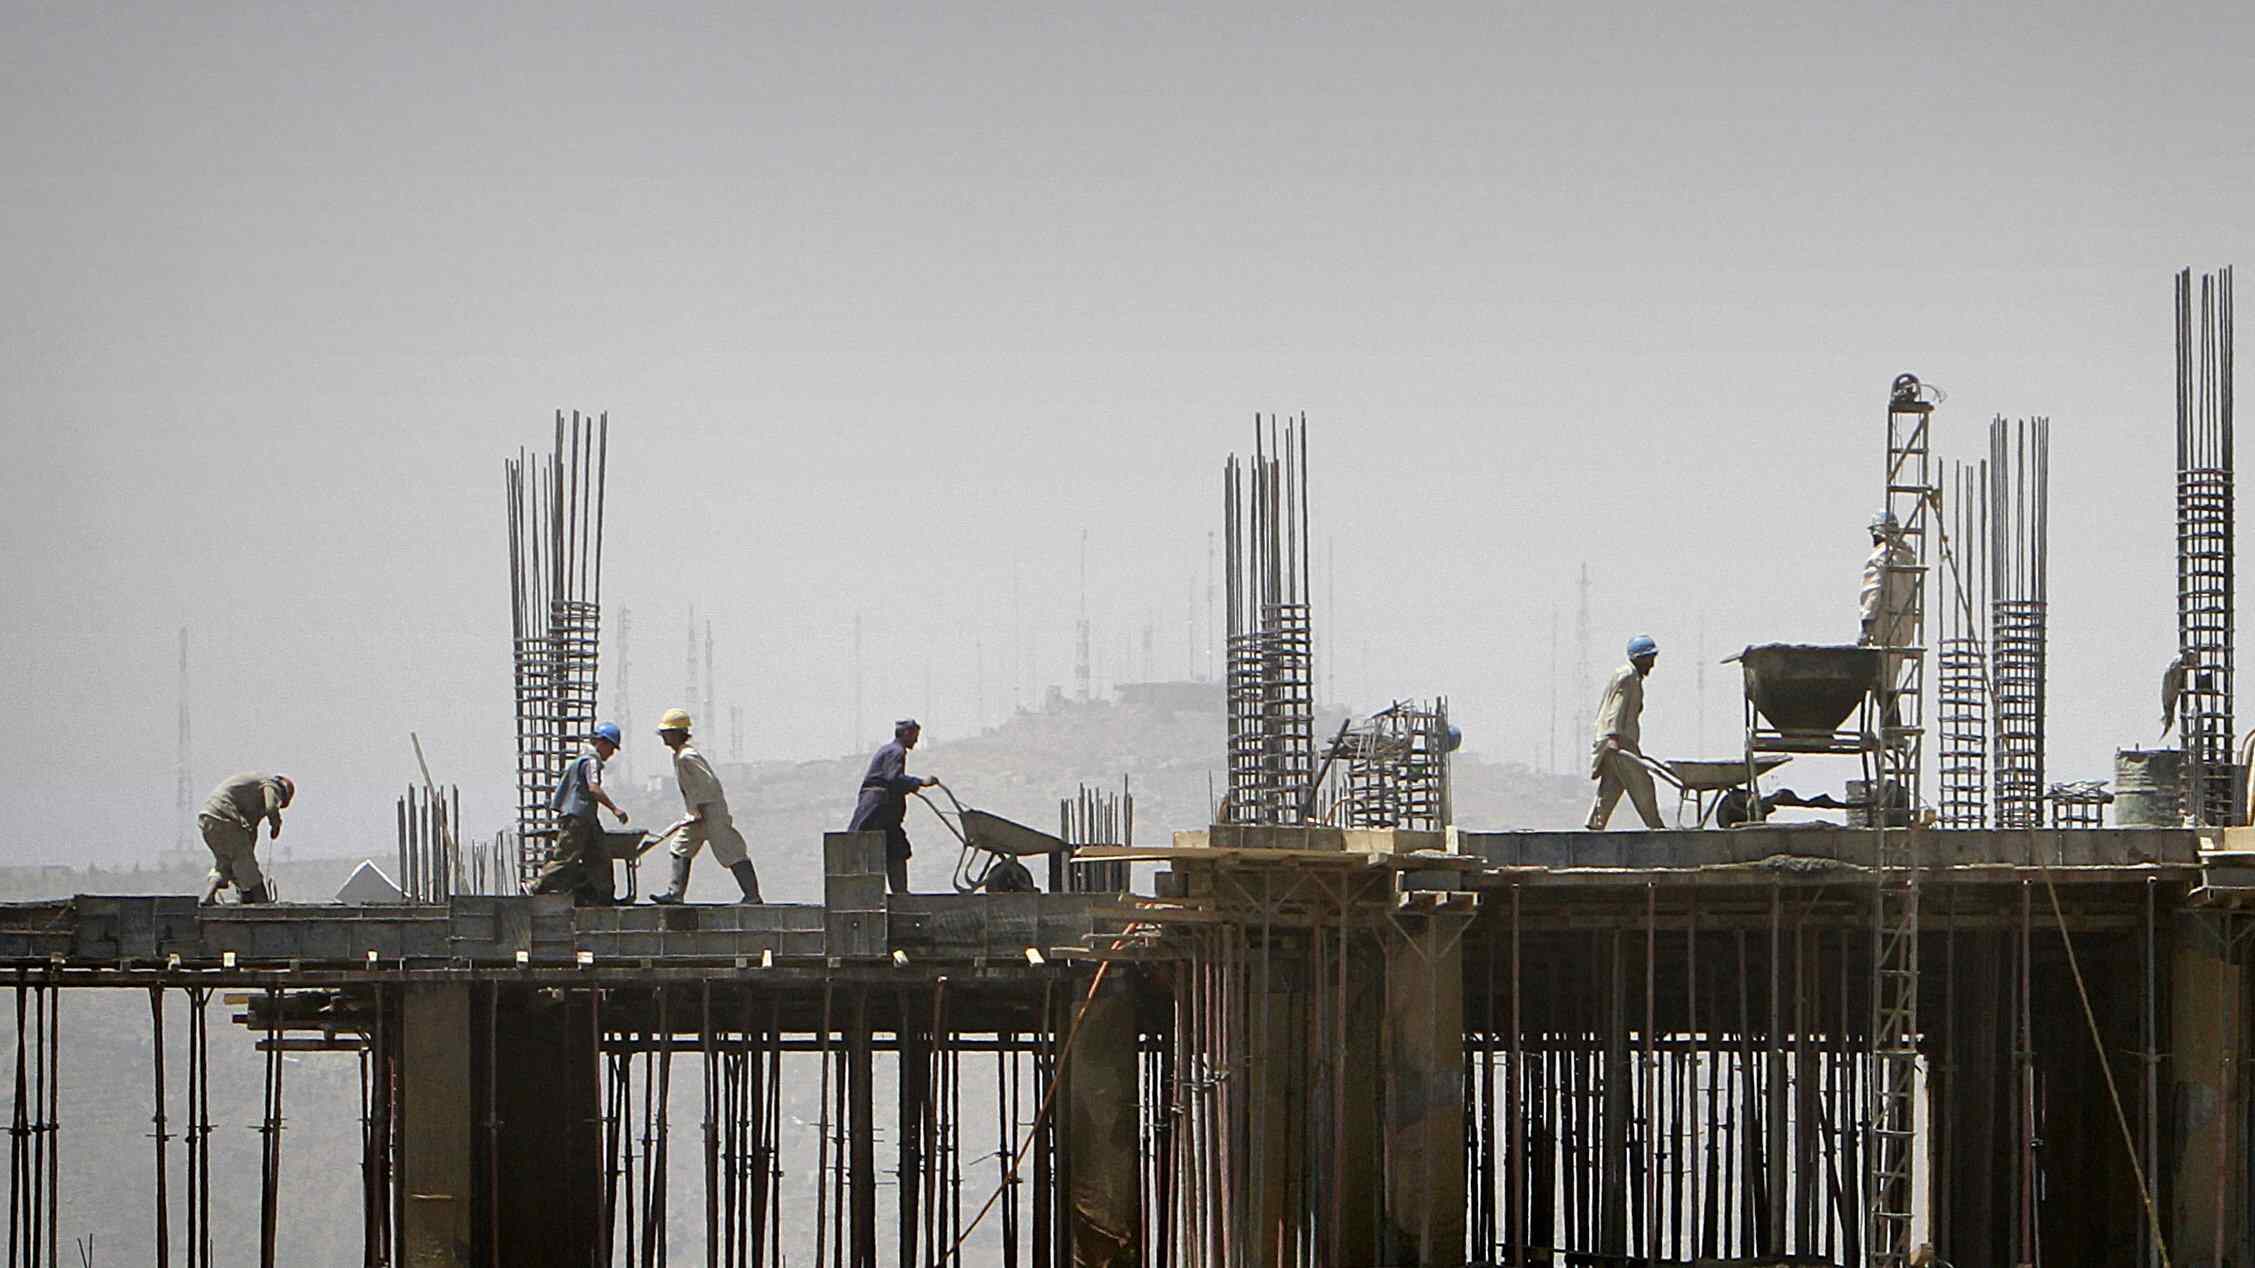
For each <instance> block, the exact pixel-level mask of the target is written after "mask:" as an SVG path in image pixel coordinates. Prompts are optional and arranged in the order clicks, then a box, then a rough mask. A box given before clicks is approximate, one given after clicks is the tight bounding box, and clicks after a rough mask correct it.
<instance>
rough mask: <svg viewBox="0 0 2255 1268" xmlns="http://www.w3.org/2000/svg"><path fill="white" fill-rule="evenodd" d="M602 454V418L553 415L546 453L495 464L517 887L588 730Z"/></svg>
mask: <svg viewBox="0 0 2255 1268" xmlns="http://www.w3.org/2000/svg"><path fill="white" fill-rule="evenodd" d="M609 453H610V416H609V415H607V414H599V415H586V416H583V415H581V414H580V413H579V412H578V411H576V410H575V411H573V412H572V413H571V415H570V416H569V417H568V419H567V417H566V415H565V414H564V413H563V412H562V411H560V410H559V411H558V412H557V414H556V436H555V448H554V450H552V451H551V452H550V453H548V454H546V455H531V454H527V453H525V452H524V451H523V450H519V451H518V453H517V456H516V457H514V458H510V459H507V460H505V461H504V462H503V464H502V466H503V477H504V479H503V484H504V489H505V491H506V494H507V503H508V518H509V598H510V640H511V642H510V647H511V661H512V670H513V673H514V679H515V682H514V693H513V694H514V700H513V703H514V706H515V710H516V739H517V772H516V774H517V789H516V792H517V832H518V837H519V840H520V841H521V842H522V843H523V849H522V851H521V852H520V855H519V858H520V864H519V868H518V879H519V880H520V881H521V882H523V883H525V884H530V883H531V881H532V879H533V877H534V876H535V875H536V874H537V873H538V872H539V870H540V868H541V866H542V865H543V864H545V863H546V862H547V861H548V855H549V853H550V852H551V851H552V850H553V848H554V845H555V836H556V819H555V812H554V811H552V810H550V809H549V805H548V803H549V798H550V795H551V794H552V793H553V792H554V790H555V787H556V782H557V780H559V779H561V778H562V777H563V773H564V766H565V764H566V763H567V762H569V761H570V760H571V758H572V756H573V754H574V753H575V752H576V751H577V750H578V746H579V745H580V744H581V743H582V742H583V741H584V740H585V739H586V736H587V733H588V732H589V731H590V730H591V729H593V726H594V723H595V702H596V680H597V664H598V661H599V659H600V656H599V653H600V643H601V634H602V619H601V606H600V604H601V599H602V589H603V581H602V577H603V495H604V488H605V485H606V483H607V481H606V476H607V474H608V466H609Z"/></svg>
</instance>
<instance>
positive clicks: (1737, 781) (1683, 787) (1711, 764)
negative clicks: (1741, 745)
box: [1661, 753, 1793, 828]
mask: <svg viewBox="0 0 2255 1268" xmlns="http://www.w3.org/2000/svg"><path fill="white" fill-rule="evenodd" d="M1792 760H1793V759H1792V757H1791V756H1790V755H1789V754H1785V753H1762V754H1759V755H1757V756H1756V757H1755V758H1754V775H1755V778H1756V779H1759V778H1760V777H1761V776H1763V775H1767V774H1769V773H1770V772H1771V771H1773V770H1776V769H1777V768H1778V767H1780V766H1783V765H1785V764H1786V763H1787V762H1789V761H1792ZM1661 765H1662V766H1664V767H1665V768H1666V770H1667V771H1668V773H1669V774H1672V775H1674V776H1675V779H1674V781H1673V782H1674V784H1675V786H1676V826H1677V827H1679V828H1680V827H1682V826H1683V808H1684V806H1685V804H1686V803H1688V804H1689V805H1690V806H1691V808H1692V811H1693V814H1692V817H1691V826H1692V827H1694V828H1704V827H1706V826H1707V816H1708V815H1711V814H1713V813H1714V811H1715V806H1716V804H1717V803H1719V802H1721V801H1722V794H1724V793H1726V792H1729V791H1730V790H1731V789H1733V788H1744V787H1745V786H1746V759H1745V758H1743V757H1731V758H1724V759H1721V760H1701V759H1694V758H1686V759H1679V760H1677V761H1673V762H1664V763H1662V764H1661Z"/></svg>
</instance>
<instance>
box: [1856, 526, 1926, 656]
mask: <svg viewBox="0 0 2255 1268" xmlns="http://www.w3.org/2000/svg"><path fill="white" fill-rule="evenodd" d="M1917 585H1918V556H1917V554H1915V553H1913V552H1912V550H1911V548H1910V547H1909V546H1908V545H1907V544H1905V543H1904V541H1903V526H1902V522H1901V521H1899V520H1897V519H1896V518H1895V513H1894V512H1893V511H1881V512H1880V513H1879V514H1877V515H1875V516H1873V517H1872V519H1871V555H1870V556H1869V557H1868V558H1866V559H1865V560H1864V581H1863V590H1862V592H1861V594H1860V595H1859V596H1858V599H1859V602H1858V606H1859V607H1860V608H1861V610H1862V612H1863V636H1862V638H1861V639H1860V640H1859V641H1860V642H1861V643H1862V644H1863V645H1864V646H1865V647H1907V646H1909V645H1910V639H1911V634H1912V630H1911V615H1912V614H1911V596H1912V594H1913V592H1914V591H1915V588H1916V587H1917Z"/></svg>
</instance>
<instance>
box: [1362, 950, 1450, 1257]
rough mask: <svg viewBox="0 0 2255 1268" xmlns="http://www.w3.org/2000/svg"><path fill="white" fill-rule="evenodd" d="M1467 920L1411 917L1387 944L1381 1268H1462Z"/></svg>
mask: <svg viewBox="0 0 2255 1268" xmlns="http://www.w3.org/2000/svg"><path fill="white" fill-rule="evenodd" d="M1467 920H1468V917H1464V916H1457V915H1442V914H1435V915H1431V916H1425V917H1418V918H1414V919H1413V920H1412V921H1411V922H1410V924H1409V927H1408V936H1407V937H1401V936H1396V937H1393V938H1391V939H1389V941H1388V942H1387V945H1386V1068H1385V1071H1384V1074H1383V1077H1384V1080H1385V1105H1386V1180H1385V1183H1386V1240H1387V1241H1388V1243H1389V1247H1390V1254H1389V1256H1388V1258H1386V1260H1385V1262H1386V1263H1389V1264H1398V1265H1402V1266H1404V1268H1408V1266H1409V1265H1417V1266H1419V1268H1456V1266H1457V1265H1461V1264H1462V1263H1463V1262H1464V950H1463V932H1464V926H1465V923H1466V921H1467Z"/></svg>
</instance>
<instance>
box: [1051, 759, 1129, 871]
mask: <svg viewBox="0 0 2255 1268" xmlns="http://www.w3.org/2000/svg"><path fill="white" fill-rule="evenodd" d="M1057 835H1058V837H1059V839H1061V840H1062V841H1064V842H1065V844H1066V845H1068V846H1072V847H1075V848H1078V847H1080V846H1084V845H1132V844H1134V843H1135V794H1134V793H1133V792H1130V791H1129V790H1128V787H1127V783H1126V781H1125V780H1122V781H1121V784H1120V789H1119V791H1117V792H1113V791H1111V790H1110V789H1103V788H1096V787H1093V786H1091V785H1088V784H1082V785H1081V786H1080V789H1079V791H1077V792H1076V793H1074V794H1073V795H1072V796H1070V797H1066V798H1061V799H1060V800H1059V801H1058V803H1057ZM1128 878H1129V868H1128V865H1127V864H1126V863H1125V862H1121V861H1115V860H1100V861H1096V862H1089V863H1082V862H1077V861H1075V862H1071V863H1069V864H1068V865H1067V870H1066V873H1065V884H1066V888H1067V889H1068V890H1070V891H1071V892H1073V893H1081V894H1117V893H1122V892H1125V891H1126V889H1127V887H1128Z"/></svg>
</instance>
